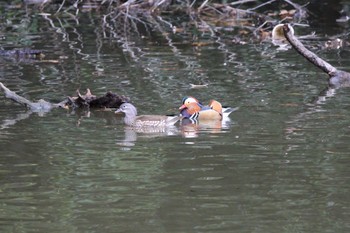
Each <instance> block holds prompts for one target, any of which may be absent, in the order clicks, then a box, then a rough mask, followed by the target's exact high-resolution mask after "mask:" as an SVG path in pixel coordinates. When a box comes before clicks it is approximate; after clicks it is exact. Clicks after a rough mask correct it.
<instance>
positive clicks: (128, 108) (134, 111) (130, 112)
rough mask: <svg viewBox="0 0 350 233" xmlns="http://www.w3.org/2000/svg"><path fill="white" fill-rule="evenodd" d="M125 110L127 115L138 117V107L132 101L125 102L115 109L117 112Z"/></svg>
mask: <svg viewBox="0 0 350 233" xmlns="http://www.w3.org/2000/svg"><path fill="white" fill-rule="evenodd" d="M119 112H123V113H124V114H125V116H126V117H136V115H137V109H136V108H135V106H134V105H132V104H130V103H123V104H122V105H120V107H119V108H118V109H117V110H116V111H115V113H119Z"/></svg>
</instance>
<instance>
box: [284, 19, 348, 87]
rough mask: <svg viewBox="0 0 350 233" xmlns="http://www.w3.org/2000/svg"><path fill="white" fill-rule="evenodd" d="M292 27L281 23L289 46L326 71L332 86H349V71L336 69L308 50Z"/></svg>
mask: <svg viewBox="0 0 350 233" xmlns="http://www.w3.org/2000/svg"><path fill="white" fill-rule="evenodd" d="M293 31H294V30H293V28H292V26H290V25H289V24H284V25H283V32H284V36H285V37H286V39H287V40H288V42H289V43H290V44H291V46H292V47H293V48H294V49H295V50H296V51H297V52H298V53H299V54H300V55H302V56H303V57H304V58H306V59H307V60H308V61H309V62H311V63H312V64H314V65H315V66H316V67H318V68H319V69H321V70H322V71H323V72H325V73H327V74H328V76H329V79H328V83H329V85H330V87H332V88H339V87H345V86H346V87H348V86H350V73H348V72H346V71H342V70H338V69H337V68H335V67H334V66H332V65H331V64H329V63H328V62H326V61H325V60H323V59H322V58H320V57H319V56H317V55H316V54H315V53H313V52H311V51H310V50H308V49H307V48H306V47H305V46H304V45H303V44H302V43H301V42H300V41H299V40H298V38H296V36H295V35H294V33H293Z"/></svg>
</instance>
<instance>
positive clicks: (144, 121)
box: [115, 103, 182, 127]
mask: <svg viewBox="0 0 350 233" xmlns="http://www.w3.org/2000/svg"><path fill="white" fill-rule="evenodd" d="M119 112H123V113H124V114H125V117H124V123H125V124H126V125H128V126H133V127H167V126H172V125H174V124H175V123H176V122H177V121H179V120H180V119H181V118H182V117H180V116H166V115H140V116H137V109H136V107H135V106H134V105H132V104H130V103H123V104H122V105H120V107H119V109H117V110H116V111H115V113H119Z"/></svg>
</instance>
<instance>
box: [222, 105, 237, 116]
mask: <svg viewBox="0 0 350 233" xmlns="http://www.w3.org/2000/svg"><path fill="white" fill-rule="evenodd" d="M238 109H239V107H236V108H231V107H223V108H222V116H223V117H224V118H225V117H228V116H229V115H230V114H231V113H232V112H234V111H236V110H238Z"/></svg>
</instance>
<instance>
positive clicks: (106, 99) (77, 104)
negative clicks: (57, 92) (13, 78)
mask: <svg viewBox="0 0 350 233" xmlns="http://www.w3.org/2000/svg"><path fill="white" fill-rule="evenodd" d="M0 89H1V90H2V91H3V92H4V94H5V97H6V98H8V99H11V100H13V101H15V102H16V103H19V104H21V105H23V106H25V107H26V108H28V109H29V110H30V111H32V112H49V111H51V110H52V109H53V108H64V109H70V108H72V109H78V108H88V109H90V108H119V106H120V105H121V104H122V103H125V102H129V98H128V97H125V96H120V95H117V94H114V93H112V92H107V93H106V94H105V95H104V96H101V97H96V96H95V95H92V94H91V91H90V90H89V89H87V92H86V94H85V95H81V94H80V92H79V91H77V95H78V96H75V97H67V99H65V100H63V101H61V102H59V103H50V102H47V101H46V100H43V99H40V100H38V101H37V102H32V101H30V100H28V99H26V98H24V97H22V96H19V95H18V94H16V93H15V92H13V91H11V90H10V89H8V88H7V87H6V86H5V85H4V84H3V83H1V82H0Z"/></svg>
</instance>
